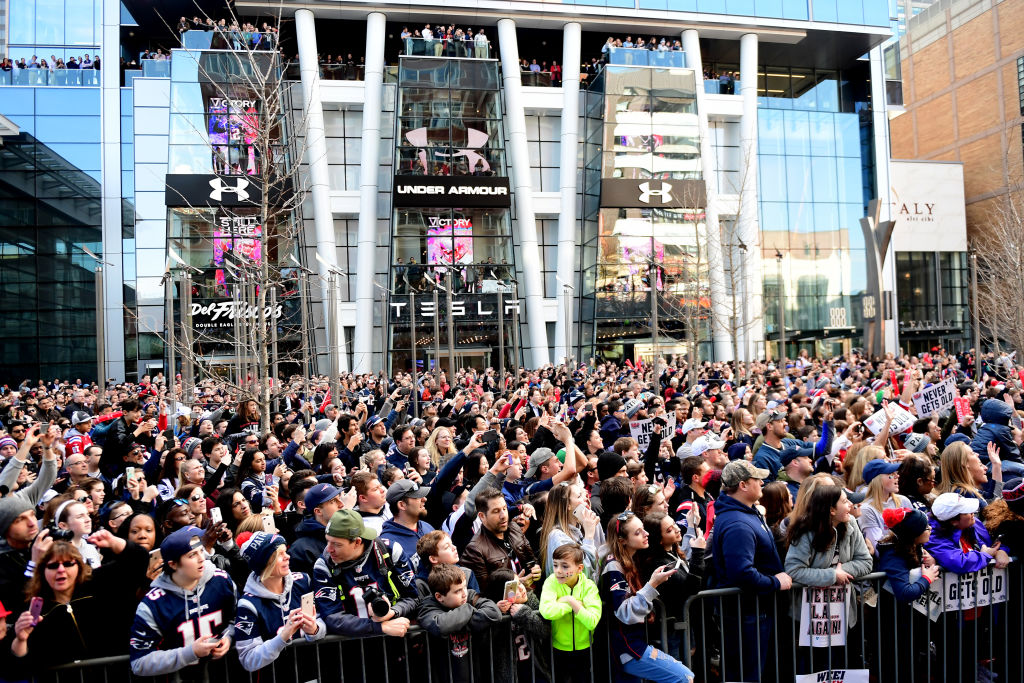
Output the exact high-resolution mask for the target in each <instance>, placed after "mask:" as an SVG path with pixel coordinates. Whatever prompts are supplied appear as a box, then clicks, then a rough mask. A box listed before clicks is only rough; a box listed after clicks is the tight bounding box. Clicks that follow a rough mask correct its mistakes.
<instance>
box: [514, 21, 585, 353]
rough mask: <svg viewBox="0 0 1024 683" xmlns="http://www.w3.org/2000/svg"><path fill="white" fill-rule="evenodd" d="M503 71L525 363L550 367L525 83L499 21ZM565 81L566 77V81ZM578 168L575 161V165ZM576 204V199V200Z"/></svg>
mask: <svg viewBox="0 0 1024 683" xmlns="http://www.w3.org/2000/svg"><path fill="white" fill-rule="evenodd" d="M498 42H499V45H500V49H501V72H502V80H503V82H504V86H505V106H506V107H507V110H506V111H505V125H506V126H507V128H508V140H509V146H508V157H509V163H510V166H511V168H512V187H513V189H514V191H515V198H516V223H517V224H518V228H519V248H520V253H521V256H522V260H523V263H522V265H523V279H524V281H525V282H524V283H523V284H524V289H525V298H526V315H525V319H526V320H527V324H526V327H527V332H528V333H529V347H530V356H529V358H527V359H526V364H527V365H530V366H532V367H534V368H539V367H540V366H542V365H545V364H547V363H548V362H549V361H550V359H549V357H548V333H547V328H546V323H545V321H544V308H543V299H544V283H543V281H542V280H541V269H540V264H541V259H540V248H539V247H538V246H537V219H536V216H535V215H534V213H533V186H532V184H531V182H530V155H529V153H528V151H527V150H528V147H527V144H526V116H525V114H524V113H523V82H522V78H521V76H520V69H519V45H518V43H517V42H516V22H514V21H513V20H511V19H499V20H498ZM564 80H565V79H564V78H563V81H564ZM573 165H574V166H575V162H574V164H573ZM574 201H575V200H574Z"/></svg>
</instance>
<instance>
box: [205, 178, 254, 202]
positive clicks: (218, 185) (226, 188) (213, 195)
mask: <svg viewBox="0 0 1024 683" xmlns="http://www.w3.org/2000/svg"><path fill="white" fill-rule="evenodd" d="M210 187H212V188H213V191H212V192H210V199H213V200H215V201H218V202H219V201H221V196H222V195H223V194H224V193H225V192H233V193H234V194H236V195H237V196H238V199H239V200H242V201H244V200H246V199H248V198H249V193H248V192H246V191H245V188H247V187H249V181H248V180H246V179H245V178H239V179H238V182H237V183H235V186H234V187H231V186H230V185H228V184H227V183H226V182H224V179H223V178H212V179H211V180H210Z"/></svg>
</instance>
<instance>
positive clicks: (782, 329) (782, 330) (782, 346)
mask: <svg viewBox="0 0 1024 683" xmlns="http://www.w3.org/2000/svg"><path fill="white" fill-rule="evenodd" d="M775 261H776V263H777V264H778V266H779V360H781V361H782V375H783V376H785V375H786V286H785V284H784V283H783V281H782V252H781V251H779V250H778V249H776V250H775Z"/></svg>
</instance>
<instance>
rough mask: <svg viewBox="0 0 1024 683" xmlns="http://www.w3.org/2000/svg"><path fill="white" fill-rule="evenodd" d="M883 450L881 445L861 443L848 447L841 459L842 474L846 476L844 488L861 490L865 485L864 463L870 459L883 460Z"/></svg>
mask: <svg viewBox="0 0 1024 683" xmlns="http://www.w3.org/2000/svg"><path fill="white" fill-rule="evenodd" d="M884 459H885V451H884V450H883V449H882V447H881V446H868V445H866V444H864V443H863V442H862V443H855V444H853V446H851V447H850V450H849V452H847V454H846V460H845V461H843V476H844V477H845V478H846V488H848V489H850V490H851V491H857V492H858V493H860V492H861V490H862V488H864V487H865V481H864V465H866V464H868V462H870V461H871V460H884Z"/></svg>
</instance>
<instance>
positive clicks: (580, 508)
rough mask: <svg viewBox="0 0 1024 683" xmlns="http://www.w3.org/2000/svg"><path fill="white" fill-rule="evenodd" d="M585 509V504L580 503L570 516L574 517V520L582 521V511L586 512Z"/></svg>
mask: <svg viewBox="0 0 1024 683" xmlns="http://www.w3.org/2000/svg"><path fill="white" fill-rule="evenodd" d="M586 509H587V504H586V503H580V504H579V505H577V506H576V507H575V508H574V509H573V511H572V516H573V517H575V518H576V519H578V520H581V521H582V519H583V511H584V510H586Z"/></svg>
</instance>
